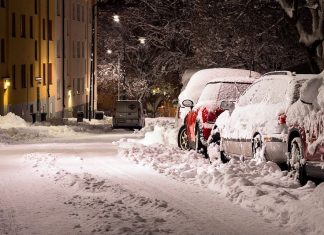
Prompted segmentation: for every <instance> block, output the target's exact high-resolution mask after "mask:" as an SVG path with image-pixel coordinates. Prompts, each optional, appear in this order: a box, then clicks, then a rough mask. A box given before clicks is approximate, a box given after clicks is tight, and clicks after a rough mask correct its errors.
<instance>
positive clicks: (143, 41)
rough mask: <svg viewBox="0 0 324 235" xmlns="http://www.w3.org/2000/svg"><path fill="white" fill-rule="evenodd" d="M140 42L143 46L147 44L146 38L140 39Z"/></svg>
mask: <svg viewBox="0 0 324 235" xmlns="http://www.w3.org/2000/svg"><path fill="white" fill-rule="evenodd" d="M138 40H139V41H140V43H141V44H145V41H146V38H144V37H140V38H139V39H138Z"/></svg>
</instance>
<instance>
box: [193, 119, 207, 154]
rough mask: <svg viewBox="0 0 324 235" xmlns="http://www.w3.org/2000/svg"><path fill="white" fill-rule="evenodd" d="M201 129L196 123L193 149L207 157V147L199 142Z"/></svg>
mask: <svg viewBox="0 0 324 235" xmlns="http://www.w3.org/2000/svg"><path fill="white" fill-rule="evenodd" d="M201 137H202V136H201V131H200V129H199V125H198V124H197V125H196V129H195V150H196V151H197V152H198V153H202V154H204V156H205V158H208V153H207V147H206V146H205V145H203V144H202V142H201Z"/></svg>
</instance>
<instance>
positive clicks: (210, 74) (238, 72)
mask: <svg viewBox="0 0 324 235" xmlns="http://www.w3.org/2000/svg"><path fill="white" fill-rule="evenodd" d="M234 76H236V77H239V76H242V77H247V76H252V77H255V78H258V77H260V76H261V75H260V74H259V73H258V72H254V71H250V70H244V69H231V68H212V69H203V70H199V71H198V72H196V73H195V74H194V75H192V77H191V78H190V80H189V82H188V84H187V86H186V88H185V89H184V90H183V91H182V92H181V93H180V95H179V102H180V103H181V101H182V100H185V99H191V100H193V101H194V102H195V103H196V102H197V100H198V98H199V96H200V94H201V92H202V90H203V88H204V87H205V86H206V84H207V83H208V82H210V81H212V80H214V79H222V78H224V77H234Z"/></svg>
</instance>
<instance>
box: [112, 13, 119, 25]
mask: <svg viewBox="0 0 324 235" xmlns="http://www.w3.org/2000/svg"><path fill="white" fill-rule="evenodd" d="M113 19H114V21H115V22H117V23H119V21H120V19H119V15H114V16H113Z"/></svg>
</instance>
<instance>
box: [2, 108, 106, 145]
mask: <svg viewBox="0 0 324 235" xmlns="http://www.w3.org/2000/svg"><path fill="white" fill-rule="evenodd" d="M109 123H111V118H105V119H104V120H94V119H93V120H91V122H89V121H88V120H85V119H84V122H83V123H77V122H76V119H69V120H68V122H67V124H68V125H61V126H56V125H51V124H50V123H48V122H45V123H41V124H40V123H35V124H30V123H27V122H26V121H25V120H24V119H22V118H21V117H19V116H17V115H15V114H13V113H8V114H7V115H5V116H0V144H12V143H35V142H42V141H43V142H44V141H46V140H48V139H51V138H60V139H63V138H71V137H81V136H85V135H89V133H97V134H98V133H103V132H105V131H107V129H108V130H111V125H110V124H109ZM86 132H87V134H85V133H86Z"/></svg>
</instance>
